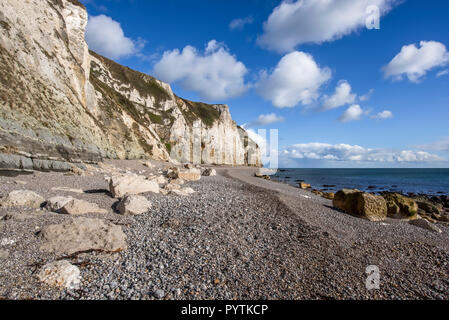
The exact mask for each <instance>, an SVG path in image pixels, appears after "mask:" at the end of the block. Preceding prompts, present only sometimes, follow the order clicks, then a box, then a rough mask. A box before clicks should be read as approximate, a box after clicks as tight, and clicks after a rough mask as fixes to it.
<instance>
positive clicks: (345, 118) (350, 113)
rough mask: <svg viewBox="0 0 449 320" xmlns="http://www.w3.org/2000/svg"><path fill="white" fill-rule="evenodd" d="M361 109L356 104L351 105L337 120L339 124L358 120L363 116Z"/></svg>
mask: <svg viewBox="0 0 449 320" xmlns="http://www.w3.org/2000/svg"><path fill="white" fill-rule="evenodd" d="M363 113H364V111H363V109H362V108H361V107H360V105H358V104H353V105H352V106H350V107H349V108H348V109H346V111H345V112H344V113H343V114H342V115H341V117H340V118H339V119H338V120H339V121H340V122H350V121H356V120H360V119H361V118H362V116H363Z"/></svg>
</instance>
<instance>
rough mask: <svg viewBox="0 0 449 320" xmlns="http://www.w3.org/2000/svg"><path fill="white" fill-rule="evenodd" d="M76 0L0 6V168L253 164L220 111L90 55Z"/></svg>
mask: <svg viewBox="0 0 449 320" xmlns="http://www.w3.org/2000/svg"><path fill="white" fill-rule="evenodd" d="M86 25H87V12H86V10H85V8H84V6H83V5H82V4H80V3H79V2H78V1H76V0H45V1H41V0H30V1H16V0H0V29H1V32H0V68H1V70H2V75H1V77H0V167H21V168H35V169H39V165H42V163H43V161H44V162H45V161H50V162H49V163H50V164H48V163H47V164H46V166H47V167H48V166H50V167H51V166H52V164H51V161H58V164H57V165H56V166H60V163H59V162H81V161H84V162H96V161H99V160H101V159H102V158H105V157H106V158H119V159H141V158H150V159H157V160H166V161H170V160H174V161H179V162H196V163H210V164H229V165H256V166H258V165H260V155H259V149H258V147H257V145H256V144H255V143H254V142H252V141H250V140H249V139H248V138H247V137H246V133H245V131H244V130H243V129H241V128H239V127H237V125H236V124H235V123H234V121H232V118H231V115H230V114H229V109H228V107H227V106H225V105H208V104H204V103H198V102H191V101H188V100H185V99H182V98H179V97H177V96H176V95H175V94H174V93H173V92H172V90H171V88H170V86H169V85H168V84H166V83H163V82H161V81H159V80H157V79H155V78H153V77H151V76H148V75H145V74H142V73H139V72H137V71H133V70H131V69H129V68H127V67H124V66H121V65H119V64H117V63H115V62H113V61H111V60H108V59H106V58H104V57H102V56H100V55H98V54H96V53H94V52H90V51H89V49H88V47H87V44H86V42H85V40H84V33H85V28H86Z"/></svg>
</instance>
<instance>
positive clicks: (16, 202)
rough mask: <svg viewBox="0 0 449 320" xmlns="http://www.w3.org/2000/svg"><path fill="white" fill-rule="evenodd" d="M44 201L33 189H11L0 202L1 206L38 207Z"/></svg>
mask: <svg viewBox="0 0 449 320" xmlns="http://www.w3.org/2000/svg"><path fill="white" fill-rule="evenodd" d="M43 202H44V198H42V197H41V196H40V195H38V194H37V193H35V192H33V191H29V190H15V191H11V192H10V193H9V194H8V195H7V196H6V197H5V198H4V199H2V201H1V202H0V204H1V206H2V207H17V206H24V207H30V208H40V206H41V204H42V203H43Z"/></svg>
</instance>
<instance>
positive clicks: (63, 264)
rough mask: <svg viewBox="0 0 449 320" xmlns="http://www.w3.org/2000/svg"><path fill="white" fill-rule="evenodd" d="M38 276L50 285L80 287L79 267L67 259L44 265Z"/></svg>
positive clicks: (67, 287)
mask: <svg viewBox="0 0 449 320" xmlns="http://www.w3.org/2000/svg"><path fill="white" fill-rule="evenodd" d="M37 277H38V279H39V280H40V281H42V282H44V283H46V284H48V285H50V286H53V287H62V288H66V289H78V288H79V285H80V282H81V276H80V270H79V269H78V267H76V266H74V265H72V264H71V263H70V262H68V261H66V260H61V261H56V262H52V263H48V264H46V265H44V266H43V267H42V268H41V269H40V271H39V273H38V274H37Z"/></svg>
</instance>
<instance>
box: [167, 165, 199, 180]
mask: <svg viewBox="0 0 449 320" xmlns="http://www.w3.org/2000/svg"><path fill="white" fill-rule="evenodd" d="M167 177H168V178H170V179H173V180H174V179H183V180H185V181H198V180H200V179H201V170H200V169H197V168H191V169H182V170H181V169H179V168H176V167H175V168H170V169H168V170H167Z"/></svg>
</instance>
